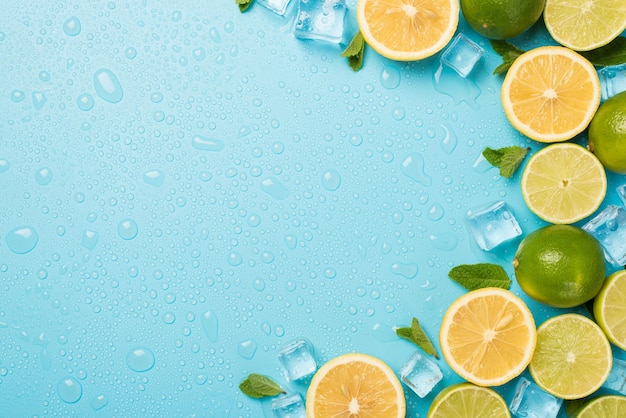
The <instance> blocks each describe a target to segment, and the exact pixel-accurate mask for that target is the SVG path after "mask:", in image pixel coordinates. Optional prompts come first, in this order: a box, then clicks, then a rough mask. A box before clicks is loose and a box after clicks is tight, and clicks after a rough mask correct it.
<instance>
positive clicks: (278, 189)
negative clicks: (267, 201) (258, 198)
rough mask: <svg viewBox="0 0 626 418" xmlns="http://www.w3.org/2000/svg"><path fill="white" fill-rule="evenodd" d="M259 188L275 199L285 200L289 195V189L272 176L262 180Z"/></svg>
mask: <svg viewBox="0 0 626 418" xmlns="http://www.w3.org/2000/svg"><path fill="white" fill-rule="evenodd" d="M261 190H263V191H264V192H265V193H267V194H268V195H270V196H272V197H273V198H274V199H277V200H285V199H287V197H288V196H289V189H287V187H286V186H285V185H284V184H282V183H281V182H280V181H279V180H278V179H276V178H274V177H269V178H266V179H265V180H263V181H262V182H261Z"/></svg>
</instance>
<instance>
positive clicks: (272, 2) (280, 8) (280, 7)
mask: <svg viewBox="0 0 626 418" xmlns="http://www.w3.org/2000/svg"><path fill="white" fill-rule="evenodd" d="M258 2H259V4H260V5H261V6H263V7H265V8H267V9H270V10H271V11H272V12H274V13H276V14H277V15H280V16H284V15H285V12H286V11H287V7H288V6H289V3H290V2H291V0H258Z"/></svg>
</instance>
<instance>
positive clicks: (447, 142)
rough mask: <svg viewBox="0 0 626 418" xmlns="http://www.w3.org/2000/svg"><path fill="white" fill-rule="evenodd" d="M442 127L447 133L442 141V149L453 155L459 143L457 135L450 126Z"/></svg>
mask: <svg viewBox="0 0 626 418" xmlns="http://www.w3.org/2000/svg"><path fill="white" fill-rule="evenodd" d="M441 127H442V128H443V130H444V132H445V134H444V136H443V139H442V140H441V149H442V150H444V151H445V152H446V153H448V154H452V152H453V151H454V149H455V148H456V145H457V142H458V139H457V137H456V134H455V133H454V131H453V130H452V128H451V127H449V126H446V125H441Z"/></svg>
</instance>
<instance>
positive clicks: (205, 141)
mask: <svg viewBox="0 0 626 418" xmlns="http://www.w3.org/2000/svg"><path fill="white" fill-rule="evenodd" d="M191 145H192V146H193V147H194V148H195V149H199V150H201V151H221V150H223V149H224V143H223V142H222V141H220V140H219V139H213V138H206V137H203V136H200V135H194V137H193V138H192V139H191Z"/></svg>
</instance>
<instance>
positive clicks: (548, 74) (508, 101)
mask: <svg viewBox="0 0 626 418" xmlns="http://www.w3.org/2000/svg"><path fill="white" fill-rule="evenodd" d="M600 96H601V92H600V80H599V78H598V74H597V73H596V70H595V68H594V66H593V65H592V64H591V63H590V62H589V61H587V59H585V58H584V57H583V56H582V55H580V54H578V53H577V52H574V51H572V50H571V49H568V48H564V47H561V46H544V47H539V48H535V49H532V50H530V51H528V52H525V53H523V54H522V55H520V56H519V57H518V58H517V59H516V60H515V61H513V64H512V65H511V68H509V70H508V72H507V74H506V76H505V77H504V82H503V83H502V90H501V98H502V106H503V108H504V113H505V114H506V116H507V118H508V119H509V122H511V124H512V125H513V127H515V129H517V130H518V131H520V132H521V133H522V134H524V135H526V136H527V137H529V138H531V139H534V140H535V141H539V142H560V141H566V140H568V139H572V138H573V137H575V136H576V135H578V134H579V133H581V132H582V131H584V130H585V128H587V125H589V123H590V122H591V119H592V118H593V115H594V114H595V113H596V110H598V106H600Z"/></svg>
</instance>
